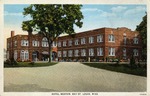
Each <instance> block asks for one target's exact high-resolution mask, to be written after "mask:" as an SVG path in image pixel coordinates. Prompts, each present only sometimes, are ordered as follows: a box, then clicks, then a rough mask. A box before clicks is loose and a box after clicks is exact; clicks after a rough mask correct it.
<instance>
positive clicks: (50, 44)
mask: <svg viewBox="0 0 150 96" xmlns="http://www.w3.org/2000/svg"><path fill="white" fill-rule="evenodd" d="M48 52H49V62H51V55H52V43H51V42H49V50H48Z"/></svg>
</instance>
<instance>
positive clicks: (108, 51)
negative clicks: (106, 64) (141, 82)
mask: <svg viewBox="0 0 150 96" xmlns="http://www.w3.org/2000/svg"><path fill="white" fill-rule="evenodd" d="M57 43H58V44H57V45H58V46H57V54H58V60H59V61H112V60H113V59H120V60H124V61H127V60H129V59H130V58H131V56H134V57H135V58H136V59H140V57H141V38H140V36H139V33H138V32H136V31H131V30H130V29H128V28H125V27H122V28H117V29H114V28H99V29H95V30H89V31H86V32H81V33H76V34H73V35H71V36H62V37H59V38H58V41H57Z"/></svg>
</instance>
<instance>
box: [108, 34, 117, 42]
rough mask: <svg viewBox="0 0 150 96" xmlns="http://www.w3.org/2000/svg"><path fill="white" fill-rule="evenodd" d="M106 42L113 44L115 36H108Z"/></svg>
mask: <svg viewBox="0 0 150 96" xmlns="http://www.w3.org/2000/svg"><path fill="white" fill-rule="evenodd" d="M108 41H109V42H115V36H114V35H113V34H109V35H108Z"/></svg>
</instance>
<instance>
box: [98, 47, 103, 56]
mask: <svg viewBox="0 0 150 96" xmlns="http://www.w3.org/2000/svg"><path fill="white" fill-rule="evenodd" d="M97 56H103V48H97Z"/></svg>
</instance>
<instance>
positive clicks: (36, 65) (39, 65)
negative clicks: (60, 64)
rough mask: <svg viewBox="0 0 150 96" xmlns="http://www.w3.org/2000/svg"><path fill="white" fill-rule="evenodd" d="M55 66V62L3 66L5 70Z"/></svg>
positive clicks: (18, 63) (20, 63)
mask: <svg viewBox="0 0 150 96" xmlns="http://www.w3.org/2000/svg"><path fill="white" fill-rule="evenodd" d="M55 64H57V62H50V63H49V62H48V63H33V62H17V64H15V65H10V64H4V67H5V68H10V67H11V68H12V67H43V66H52V65H55Z"/></svg>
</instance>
